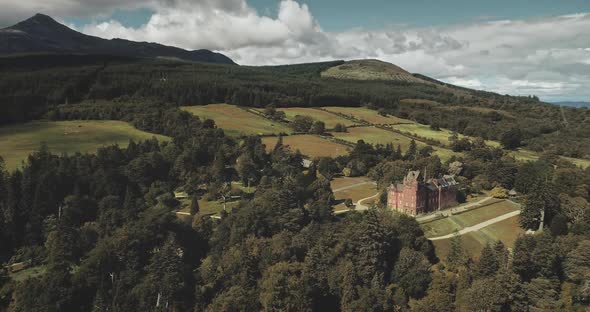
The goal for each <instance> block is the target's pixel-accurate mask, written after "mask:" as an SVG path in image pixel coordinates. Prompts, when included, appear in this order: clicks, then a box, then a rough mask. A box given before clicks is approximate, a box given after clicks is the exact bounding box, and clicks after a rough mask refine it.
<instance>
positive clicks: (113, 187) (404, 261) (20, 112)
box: [0, 56, 590, 312]
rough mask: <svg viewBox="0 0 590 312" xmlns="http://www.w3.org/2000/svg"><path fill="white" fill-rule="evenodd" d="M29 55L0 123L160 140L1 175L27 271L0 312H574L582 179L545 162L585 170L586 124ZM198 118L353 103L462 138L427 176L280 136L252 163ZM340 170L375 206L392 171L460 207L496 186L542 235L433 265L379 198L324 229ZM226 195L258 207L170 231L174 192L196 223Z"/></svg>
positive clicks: (216, 68)
mask: <svg viewBox="0 0 590 312" xmlns="http://www.w3.org/2000/svg"><path fill="white" fill-rule="evenodd" d="M35 58H38V59H37V60H38V61H39V63H38V64H35V65H34V66H31V65H30V64H33V63H30V62H28V61H22V62H13V60H9V59H1V61H0V68H2V71H1V74H0V94H3V98H2V102H1V103H2V105H1V106H0V109H2V112H1V114H0V118H2V120H1V122H2V123H3V124H7V123H15V122H20V121H25V120H30V119H36V118H48V119H53V120H72V119H105V120H106V119H112V120H124V121H128V122H130V123H132V124H133V125H134V126H135V127H137V128H139V129H142V130H146V131H150V132H153V133H157V134H162V135H166V136H169V137H171V138H172V140H171V142H158V141H157V140H155V139H154V140H147V141H144V142H130V144H129V146H128V147H127V148H121V147H119V146H109V147H104V148H102V149H100V150H99V151H98V152H97V153H96V154H80V153H78V154H73V155H54V154H52V153H50V152H49V151H48V149H47V147H46V146H43V145H42V146H40V148H39V150H38V151H37V152H36V153H34V154H32V155H31V156H30V157H29V158H28V159H27V161H26V162H25V163H24V165H23V166H22V168H19V169H16V170H12V171H8V170H6V169H5V168H4V166H3V162H2V161H0V244H1V245H0V259H1V260H2V262H6V263H7V264H9V265H12V264H17V263H26V264H27V266H28V267H31V268H38V270H39V272H38V273H37V274H31V276H29V278H26V279H23V280H16V279H15V278H13V275H11V274H9V272H8V271H7V270H2V271H0V311H3V310H6V311H101V312H103V311H105V312H106V311H585V310H586V309H588V307H589V306H590V226H589V224H590V204H589V203H588V201H589V200H590V169H589V168H587V169H582V168H580V167H576V166H575V165H573V164H571V163H569V162H567V161H564V160H563V159H562V158H560V157H558V155H560V154H561V155H570V156H578V157H579V156H584V155H587V154H588V149H590V144H589V143H588V141H587V140H588V139H589V137H590V136H589V135H588V133H587V131H589V129H588V127H587V125H588V116H589V114H588V111H587V110H583V109H564V112H563V114H562V112H561V111H560V109H559V108H558V107H554V106H550V105H546V104H542V103H539V102H538V100H537V99H535V98H532V97H525V98H519V97H509V96H500V95H496V94H491V93H483V92H475V91H469V90H464V89H454V88H450V87H447V86H445V87H444V89H440V88H439V87H437V86H436V85H434V84H410V83H394V82H375V81H367V82H360V81H346V80H333V79H321V78H320V77H319V73H320V72H321V71H323V70H324V69H325V68H328V67H330V66H333V65H334V64H339V62H333V63H319V64H306V65H295V66H279V67H257V68H251V67H240V66H232V65H206V64H190V63H178V62H168V61H146V60H128V59H112V58H110V57H104V58H97V57H85V56H76V57H72V60H73V61H72V62H73V63H69V62H70V61H69V60H67V59H64V58H61V57H57V56H50V57H48V56H35V57H33V59H35ZM44 58H49V60H51V63H52V64H53V65H51V66H49V65H46V64H48V61H47V59H44ZM55 64H57V65H55ZM59 64H62V65H59ZM66 64H73V65H66ZM441 90H442V91H441ZM444 90H447V91H446V92H443V91H444ZM405 99H420V100H428V101H432V102H428V101H417V102H407V101H404V100H405ZM213 102H229V103H234V104H239V105H244V106H256V107H265V106H267V105H275V106H323V105H340V106H344V105H349V106H359V105H366V106H370V107H372V108H375V109H381V110H384V111H386V112H389V113H391V114H394V115H398V116H403V117H405V118H412V119H415V120H418V121H420V122H423V123H427V124H433V123H436V124H438V125H440V126H444V127H447V128H450V129H453V130H456V131H458V132H462V133H466V134H470V135H473V136H478V137H480V138H479V139H475V140H474V141H473V142H471V143H469V147H468V148H466V149H465V151H464V156H463V157H456V156H454V157H452V158H451V159H449V160H447V161H444V162H443V161H441V160H440V159H439V158H438V157H437V156H433V155H432V152H433V150H432V148H431V147H429V146H426V147H422V148H419V147H417V145H416V143H415V142H413V144H412V145H411V146H410V147H409V148H408V149H406V150H402V149H401V148H400V147H399V146H393V145H391V144H389V145H375V146H373V145H370V144H367V143H364V142H362V141H359V142H358V143H357V144H356V145H355V147H354V148H353V149H352V150H351V151H350V153H348V155H345V156H340V157H336V158H320V159H315V161H314V162H313V163H312V165H311V167H309V168H304V167H303V165H302V155H301V154H300V153H299V152H297V151H293V150H290V149H289V148H288V147H286V146H285V145H283V144H282V141H281V139H279V140H278V143H277V145H276V146H274V148H273V149H272V150H271V151H267V150H266V149H265V147H264V145H263V144H262V142H261V139H260V138H259V137H257V136H243V137H239V138H236V137H229V136H226V135H225V134H224V131H223V129H219V128H217V127H216V125H215V121H214V120H203V119H199V118H198V117H195V116H193V115H191V114H189V113H187V112H184V111H181V110H180V109H178V106H180V105H185V104H194V105H197V104H206V103H213ZM433 102H436V103H438V104H432V103H433ZM476 108H487V109H476ZM488 109H492V110H488ZM494 109H496V110H499V111H501V112H506V113H498V111H494ZM564 115H565V116H566V118H567V123H564V120H563V116H564ZM498 129H508V130H509V131H508V130H506V131H505V132H506V133H508V134H509V136H510V137H517V140H516V141H519V142H518V143H519V144H526V145H527V146H528V147H529V148H532V149H537V150H541V151H542V152H543V154H542V156H541V157H540V159H539V160H537V161H535V162H518V161H516V160H515V159H514V158H512V157H509V156H508V155H507V153H506V151H505V150H503V149H500V148H493V147H490V146H487V145H485V143H484V142H483V140H482V139H483V138H500V139H501V137H502V136H506V133H503V132H499V131H498ZM502 131H504V130H502ZM566 139H567V140H566ZM520 141H521V142H520ZM519 144H517V145H519ZM345 169H348V170H349V171H350V172H352V173H353V174H354V175H368V176H370V177H371V178H372V179H374V180H375V181H377V183H378V185H379V187H380V189H382V190H384V189H385V187H387V185H388V184H389V183H391V182H392V181H397V180H400V179H402V178H403V177H404V176H405V174H406V173H407V171H408V170H427V171H428V172H429V173H430V175H432V176H441V175H443V174H455V175H456V179H457V180H458V181H459V182H460V183H461V185H462V188H461V191H460V197H461V198H459V200H460V201H462V200H464V197H466V196H467V195H469V194H475V193H479V192H481V191H484V190H491V189H503V190H510V189H513V188H514V189H515V190H517V191H518V192H519V193H520V194H522V195H523V197H522V198H521V201H522V205H523V211H522V214H521V218H520V225H521V227H522V228H524V229H530V230H537V229H538V228H539V225H540V223H541V222H542V223H543V224H544V225H545V230H544V231H542V232H537V233H536V234H531V235H523V236H521V237H519V238H518V239H517V241H516V243H515V245H514V248H513V249H512V250H509V249H508V248H506V246H504V245H503V244H502V243H501V242H498V243H495V244H492V245H488V246H486V247H485V248H484V249H483V251H482V253H481V256H479V257H471V256H470V255H469V253H468V252H467V250H466V247H465V246H464V244H463V243H462V239H461V236H455V237H454V238H453V239H452V243H451V248H450V251H449V254H448V256H446V257H445V258H443V259H440V258H438V257H437V256H436V250H435V248H434V246H433V245H432V243H431V242H430V241H429V240H428V239H427V238H426V237H425V236H424V233H423V231H422V229H421V228H420V225H419V224H418V222H417V221H416V220H415V219H414V218H411V217H407V216H405V215H401V214H398V213H395V212H393V211H391V210H388V209H385V208H384V204H385V201H386V198H385V196H382V197H381V200H380V201H379V203H377V205H375V207H372V208H371V209H369V210H368V211H363V212H360V211H359V212H354V211H353V212H350V213H346V214H338V215H336V214H334V211H333V206H334V195H333V192H332V189H331V187H330V179H332V177H334V176H335V175H337V174H340V173H341V172H343V171H344V170H345ZM232 181H241V182H248V183H251V184H252V186H254V187H255V189H256V191H255V192H252V193H247V192H242V193H240V194H237V195H239V197H240V200H239V203H238V205H237V207H236V208H233V210H232V211H231V212H226V213H222V215H221V217H220V219H216V218H210V217H209V216H207V215H200V214H195V215H194V217H191V218H189V219H188V220H187V219H186V218H179V217H177V216H176V214H175V213H174V211H175V210H176V209H178V208H179V206H180V205H181V204H180V202H179V201H178V200H177V199H176V198H175V195H174V192H175V191H177V190H184V191H185V192H187V193H188V194H187V195H188V197H189V200H191V210H192V212H193V213H196V212H198V211H199V209H200V208H199V206H198V204H196V200H197V199H198V198H200V197H203V196H211V197H213V198H220V197H221V196H226V195H228V192H229V190H228V187H227V186H228V184H229V183H231V182H232Z"/></svg>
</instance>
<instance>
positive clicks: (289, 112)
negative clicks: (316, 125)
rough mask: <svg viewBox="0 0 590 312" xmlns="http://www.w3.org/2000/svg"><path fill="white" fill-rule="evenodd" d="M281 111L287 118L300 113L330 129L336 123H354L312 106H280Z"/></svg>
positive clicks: (289, 118)
mask: <svg viewBox="0 0 590 312" xmlns="http://www.w3.org/2000/svg"><path fill="white" fill-rule="evenodd" d="M280 110H281V111H283V112H285V115H286V117H287V120H293V119H295V116H297V115H302V116H309V117H311V118H313V119H315V120H320V121H323V122H324V123H325V124H326V128H328V129H331V128H334V127H335V126H336V124H338V123H340V124H343V125H345V126H352V125H354V124H356V123H355V122H353V121H350V120H348V119H345V118H342V117H339V116H338V115H335V114H331V113H328V112H324V111H322V110H319V109H313V108H306V107H291V108H281V109H280Z"/></svg>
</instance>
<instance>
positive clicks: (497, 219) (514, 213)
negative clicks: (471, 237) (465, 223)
mask: <svg viewBox="0 0 590 312" xmlns="http://www.w3.org/2000/svg"><path fill="white" fill-rule="evenodd" d="M519 214H520V209H519V210H515V211H512V212H509V213H507V214H503V215H501V216H498V217H495V218H493V219H489V220H487V221H484V222H482V223H478V224H476V225H474V226H470V227H466V228H464V229H462V230H460V231H458V232H456V233H451V234H447V235H443V236H439V237H432V238H428V239H429V240H441V239H449V238H451V237H453V236H455V234H458V235H463V234H467V233H469V232H475V231H479V230H481V229H483V228H484V227H486V226H489V225H492V224H494V223H498V222H500V221H504V220H506V219H510V218H512V217H515V216H518V215H519Z"/></svg>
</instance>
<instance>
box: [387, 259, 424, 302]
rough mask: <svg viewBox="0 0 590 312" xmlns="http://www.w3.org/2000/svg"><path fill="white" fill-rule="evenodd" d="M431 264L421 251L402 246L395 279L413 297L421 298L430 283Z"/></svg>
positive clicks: (394, 270)
mask: <svg viewBox="0 0 590 312" xmlns="http://www.w3.org/2000/svg"><path fill="white" fill-rule="evenodd" d="M430 267H431V264H430V263H429V262H428V260H427V259H426V258H425V257H424V255H422V254H421V253H419V252H417V251H414V250H412V249H410V248H402V250H401V251H400V253H399V257H398V260H397V262H396V263H395V267H394V269H393V281H394V282H395V283H396V284H398V285H399V286H401V287H402V288H403V289H404V291H405V292H406V294H408V296H410V297H412V298H421V297H423V296H424V294H425V293H426V289H427V288H428V285H429V284H430V281H431V277H430Z"/></svg>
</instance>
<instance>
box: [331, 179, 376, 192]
mask: <svg viewBox="0 0 590 312" xmlns="http://www.w3.org/2000/svg"><path fill="white" fill-rule="evenodd" d="M364 182H371V179H369V178H368V177H337V178H334V179H332V181H331V182H330V186H331V187H332V190H336V189H339V188H342V187H347V186H351V185H354V184H359V183H364Z"/></svg>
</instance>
